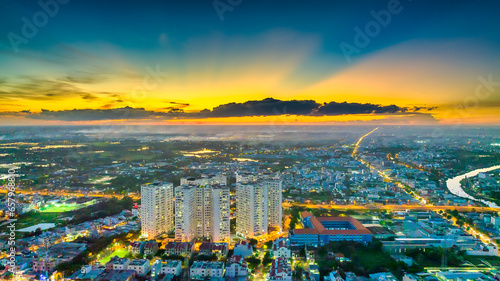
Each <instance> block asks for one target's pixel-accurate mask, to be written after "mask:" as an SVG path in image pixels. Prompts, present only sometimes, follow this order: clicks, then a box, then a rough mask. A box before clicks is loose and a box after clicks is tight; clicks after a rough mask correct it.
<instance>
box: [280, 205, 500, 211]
mask: <svg viewBox="0 0 500 281" xmlns="http://www.w3.org/2000/svg"><path fill="white" fill-rule="evenodd" d="M292 206H295V207H304V208H311V209H335V210H354V211H364V210H391V211H405V210H416V211H439V210H457V211H459V212H472V211H474V212H479V213H482V212H497V211H498V209H496V208H490V207H476V206H434V205H370V206H366V205H323V204H307V203H283V207H284V208H290V207H292Z"/></svg>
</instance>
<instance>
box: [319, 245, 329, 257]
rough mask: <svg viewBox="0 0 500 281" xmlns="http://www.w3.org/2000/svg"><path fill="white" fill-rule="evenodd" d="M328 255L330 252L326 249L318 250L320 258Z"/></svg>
mask: <svg viewBox="0 0 500 281" xmlns="http://www.w3.org/2000/svg"><path fill="white" fill-rule="evenodd" d="M326 254H328V251H327V250H326V248H325V247H320V248H319V250H318V255H319V256H320V257H324V256H326Z"/></svg>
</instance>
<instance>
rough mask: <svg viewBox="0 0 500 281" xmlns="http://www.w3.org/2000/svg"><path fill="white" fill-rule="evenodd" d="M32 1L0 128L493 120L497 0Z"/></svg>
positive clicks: (11, 3)
mask: <svg viewBox="0 0 500 281" xmlns="http://www.w3.org/2000/svg"><path fill="white" fill-rule="evenodd" d="M37 2H38V1H20V0H5V1H1V2H0V17H1V18H2V25H0V33H1V34H2V36H1V39H0V125H68V124H75V125H81V124H96V123H103V122H104V123H110V124H111V123H112V124H262V123H269V122H276V123H285V124H470V125H478V124H481V125H483V124H484V125H498V124H500V21H499V20H498V11H500V9H499V8H500V2H498V1H481V2H475V1H460V0H454V1H451V0H450V1H411V0H401V1H396V0H385V1H333V0H329V1H257V0H252V1H250V0H216V1H189V0H183V1H180V0H176V1H126V0H121V1H94V0H85V1H84V0H59V1H56V0H42V1H41V2H43V3H47V4H46V5H42V6H41V5H39V4H37ZM377 20H378V21H377ZM359 31H361V33H362V34H361V35H360V33H359ZM362 39H365V40H362ZM360 43H363V44H360ZM346 46H347V47H346ZM346 48H347V49H346ZM346 50H347V51H346ZM232 103H234V104H232ZM228 104H229V105H228Z"/></svg>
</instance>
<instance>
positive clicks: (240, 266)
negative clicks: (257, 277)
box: [226, 255, 248, 277]
mask: <svg viewBox="0 0 500 281" xmlns="http://www.w3.org/2000/svg"><path fill="white" fill-rule="evenodd" d="M247 275H248V265H247V262H246V259H245V258H244V257H242V256H238V255H233V256H232V257H231V258H229V260H228V261H227V263H226V277H245V276H247Z"/></svg>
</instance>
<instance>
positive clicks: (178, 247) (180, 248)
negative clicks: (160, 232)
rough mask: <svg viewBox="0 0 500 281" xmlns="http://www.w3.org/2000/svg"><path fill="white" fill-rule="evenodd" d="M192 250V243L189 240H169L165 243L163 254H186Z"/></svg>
mask: <svg viewBox="0 0 500 281" xmlns="http://www.w3.org/2000/svg"><path fill="white" fill-rule="evenodd" d="M193 251H194V244H193V243H191V242H170V243H168V244H167V245H165V254H166V255H168V256H170V255H177V256H183V257H185V256H188V255H191V254H192V253H193Z"/></svg>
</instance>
